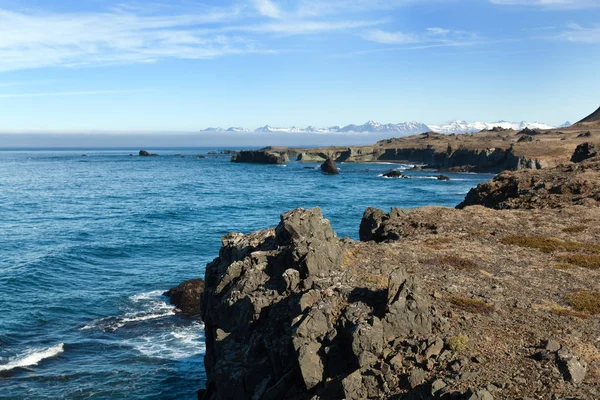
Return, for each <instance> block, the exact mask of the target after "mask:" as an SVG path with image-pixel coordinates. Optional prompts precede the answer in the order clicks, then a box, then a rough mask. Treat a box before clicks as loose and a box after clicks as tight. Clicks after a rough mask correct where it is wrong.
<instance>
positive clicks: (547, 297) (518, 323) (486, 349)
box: [199, 113, 600, 400]
mask: <svg viewBox="0 0 600 400" xmlns="http://www.w3.org/2000/svg"><path fill="white" fill-rule="evenodd" d="M596 114H597V113H596ZM589 118H591V119H592V120H591V121H590V120H589ZM589 118H588V119H586V120H583V121H582V122H580V123H578V124H575V125H574V126H572V127H570V128H566V129H562V130H561V131H560V132H559V131H555V130H551V131H543V132H534V133H531V132H505V131H498V132H493V131H486V132H482V133H480V134H473V135H461V136H460V137H458V136H452V135H450V136H444V135H431V134H427V135H419V136H416V137H412V138H407V139H391V140H390V141H387V142H385V143H384V142H381V143H378V145H377V146H374V147H369V148H367V149H365V148H360V149H355V148H348V149H345V150H342V149H339V150H334V149H328V150H324V151H321V150H319V151H318V153H317V150H310V151H298V150H297V149H294V151H295V152H298V154H299V156H298V160H303V159H305V157H306V156H304V155H303V154H309V155H311V156H310V157H316V156H312V155H315V154H318V157H319V158H321V159H330V162H331V161H332V160H333V159H335V160H337V161H341V162H351V161H355V162H364V161H375V160H378V161H381V160H382V159H385V160H388V161H389V160H390V159H393V160H397V161H400V160H402V161H409V162H416V161H420V162H423V163H425V164H429V166H430V167H436V168H444V169H446V168H456V167H460V168H463V167H467V166H468V167H469V168H473V169H480V168H485V169H487V168H491V167H494V168H501V169H510V170H513V171H506V172H503V173H501V174H499V175H497V176H496V177H495V178H494V179H493V180H491V181H490V182H485V183H482V184H480V185H479V186H477V187H476V188H474V189H472V190H471V191H470V192H469V193H468V195H467V196H466V198H465V200H464V201H463V202H462V203H461V204H460V205H459V206H458V207H457V208H456V209H453V208H447V207H422V208H418V209H413V210H407V209H401V208H393V209H392V210H391V211H390V212H385V211H382V210H379V209H376V208H368V209H367V210H365V212H364V215H363V218H362V221H357V227H358V224H359V223H360V241H355V240H351V239H348V238H338V237H337V235H336V234H335V232H334V231H333V229H332V228H331V225H330V224H329V221H328V220H327V219H325V218H324V216H323V215H322V212H321V210H320V209H319V208H313V209H296V210H292V211H289V212H287V213H285V214H283V215H282V216H281V220H280V222H279V225H277V226H276V227H275V228H269V229H266V230H262V231H257V232H254V233H251V234H247V235H244V234H241V233H231V234H228V235H226V236H224V237H223V239H222V245H223V246H222V248H221V250H220V252H219V256H218V257H217V258H216V259H215V260H214V261H213V262H211V263H210V264H208V266H207V268H206V275H205V277H204V282H202V284H203V285H204V284H205V285H206V287H205V288H203V289H204V292H203V294H202V296H201V299H200V302H201V307H200V308H201V317H202V320H203V321H204V324H205V329H206V356H205V367H206V372H207V378H208V383H207V386H206V388H205V389H202V390H200V392H199V398H201V399H210V400H212V399H282V398H286V399H315V400H316V399H341V398H346V399H380V398H389V399H429V398H432V399H433V398H435V399H470V400H484V399H485V400H490V399H590V400H591V399H597V398H599V397H600V389H599V387H600V349H599V342H598V340H600V339H599V334H600V330H599V325H598V314H600V291H599V290H600V287H599V286H598V278H599V277H600V275H599V273H598V271H600V245H599V244H598V243H599V242H600V240H599V239H600V228H599V226H600V225H599V222H600V208H599V207H598V206H600V158H598V157H599V155H598V154H597V153H596V151H595V149H596V148H597V147H596V146H597V145H596V144H595V143H596V142H594V139H600V136H598V133H599V130H600V123H599V122H598V120H597V119H593V116H591V117H589ZM584 129H585V130H586V132H588V131H589V132H591V133H590V134H589V135H582V134H581V132H580V131H582V130H584ZM524 137H526V138H533V139H532V140H529V139H528V140H521V138H524ZM563 138H564V139H565V140H563ZM419 140H420V141H422V142H423V143H422V144H419V145H417V144H416V143H418V141H419ZM450 141H456V142H459V143H461V144H460V145H457V146H455V147H452V146H451V145H450V144H449V142H450ZM435 142H439V145H437V146H435V145H433V144H432V143H435ZM410 146H412V147H410ZM491 146H493V147H491ZM451 147H452V148H451ZM444 148H446V150H445V151H443V149H444ZM542 149H545V151H542ZM417 150H418V151H417ZM279 151H280V152H281V154H280V156H282V155H283V153H284V152H286V151H287V150H285V149H284V150H282V149H279ZM242 153H243V152H242ZM407 155H410V156H407ZM463 155H464V157H463ZM458 160H461V161H458ZM342 173H343V171H342Z"/></svg>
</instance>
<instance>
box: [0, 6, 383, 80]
mask: <svg viewBox="0 0 600 400" xmlns="http://www.w3.org/2000/svg"><path fill="white" fill-rule="evenodd" d="M253 5H254V6H255V7H256V9H257V10H258V11H259V13H260V14H261V18H263V20H262V21H261V20H259V21H256V18H255V17H256V13H254V14H252V10H248V8H247V7H241V6H232V7H224V8H219V7H202V8H199V9H195V10H190V9H188V10H187V12H186V11H185V10H182V9H180V8H174V7H169V6H164V7H158V6H155V7H151V8H139V7H137V6H127V5H119V6H117V7H115V8H112V9H110V10H109V11H106V12H88V13H49V12H42V11H31V10H27V11H21V12H17V11H10V10H5V9H1V8H0V71H9V70H19V69H26V68H42V67H51V66H60V67H77V66H87V65H111V64H120V63H149V62H156V61H160V60H163V59H167V58H179V59H203V58H215V57H221V56H227V55H234V54H246V53H276V52H277V51H276V50H272V49H269V48H268V47H267V46H266V45H265V44H264V43H265V42H266V40H265V39H268V37H269V35H271V36H273V35H278V36H282V35H308V34H315V33H319V32H331V31H348V30H353V29H358V28H365V27H369V26H374V25H377V24H380V23H381V21H374V20H366V19H364V18H360V19H356V20H352V19H345V20H343V19H340V18H339V17H337V16H336V18H333V17H332V18H316V17H307V16H302V15H300V14H299V13H298V11H297V10H296V11H293V12H287V11H283V10H282V9H281V8H280V7H279V6H277V5H276V4H275V3H274V2H273V1H270V0H254V3H253ZM156 7H158V8H156ZM174 10H177V12H176V13H174ZM150 11H151V12H153V14H148V13H149V12H150ZM264 17H266V18H268V19H267V20H265V19H264ZM249 22H251V23H249Z"/></svg>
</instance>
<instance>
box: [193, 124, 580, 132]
mask: <svg viewBox="0 0 600 400" xmlns="http://www.w3.org/2000/svg"><path fill="white" fill-rule="evenodd" d="M570 125H571V123H570V122H566V123H564V124H563V125H561V126H559V128H563V127H567V126H570ZM497 126H499V127H502V128H504V129H514V130H522V129H525V128H529V129H552V128H556V127H555V126H552V125H548V124H545V123H542V122H526V121H522V122H508V121H498V122H479V121H478V122H466V121H452V122H449V123H447V124H444V125H432V124H429V125H428V124H424V123H421V122H403V123H400V124H380V123H378V122H374V121H369V122H367V123H365V124H363V125H354V124H351V125H346V126H344V127H340V126H329V127H326V128H316V127H314V126H307V127H306V128H297V127H295V126H292V127H289V128H278V127H273V126H269V125H265V126H262V127H260V128H256V129H247V128H239V127H232V128H229V129H223V128H206V129H203V130H202V131H203V132H253V133H268V132H278V133H350V132H354V133H391V134H396V135H414V134H419V133H424V132H437V133H446V134H450V133H473V132H479V131H482V130H484V129H492V128H494V127H497Z"/></svg>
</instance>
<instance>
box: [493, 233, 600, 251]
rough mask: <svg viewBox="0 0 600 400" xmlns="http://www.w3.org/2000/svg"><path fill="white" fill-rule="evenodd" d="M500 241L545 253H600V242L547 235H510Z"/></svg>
mask: <svg viewBox="0 0 600 400" xmlns="http://www.w3.org/2000/svg"><path fill="white" fill-rule="evenodd" d="M500 242H501V243H503V244H506V245H513V246H519V247H527V248H530V249H538V250H540V251H542V252H544V253H552V252H555V251H569V252H586V253H600V245H599V244H588V243H577V242H568V241H563V240H560V239H558V238H554V237H547V236H518V235H510V236H506V237H504V238H502V239H500Z"/></svg>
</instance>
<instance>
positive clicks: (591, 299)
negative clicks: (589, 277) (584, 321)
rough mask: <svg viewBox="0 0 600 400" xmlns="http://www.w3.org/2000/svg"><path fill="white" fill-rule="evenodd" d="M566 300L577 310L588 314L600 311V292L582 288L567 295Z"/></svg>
mask: <svg viewBox="0 0 600 400" xmlns="http://www.w3.org/2000/svg"><path fill="white" fill-rule="evenodd" d="M565 300H566V301H567V302H568V303H569V304H570V305H571V307H573V309H574V310H576V311H581V312H585V313H588V314H598V313H600V293H598V292H594V291H592V290H580V291H578V292H575V293H570V294H568V295H566V296H565Z"/></svg>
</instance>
